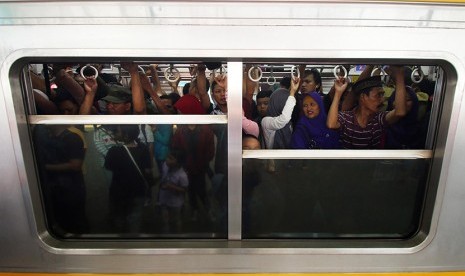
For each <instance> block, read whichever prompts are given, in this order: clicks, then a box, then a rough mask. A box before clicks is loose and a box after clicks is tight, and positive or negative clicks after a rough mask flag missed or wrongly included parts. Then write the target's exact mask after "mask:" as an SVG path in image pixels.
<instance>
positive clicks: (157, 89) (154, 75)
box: [150, 64, 164, 96]
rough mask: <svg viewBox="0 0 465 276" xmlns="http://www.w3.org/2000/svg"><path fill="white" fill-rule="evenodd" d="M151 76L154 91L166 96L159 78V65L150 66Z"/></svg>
mask: <svg viewBox="0 0 465 276" xmlns="http://www.w3.org/2000/svg"><path fill="white" fill-rule="evenodd" d="M150 76H151V77H152V83H153V84H154V86H155V88H154V91H155V93H156V94H157V96H158V94H164V91H163V90H162V89H161V83H160V78H159V77H158V64H150Z"/></svg>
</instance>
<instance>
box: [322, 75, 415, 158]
mask: <svg viewBox="0 0 465 276" xmlns="http://www.w3.org/2000/svg"><path fill="white" fill-rule="evenodd" d="M391 68H392V72H393V74H394V75H393V77H394V79H395V81H396V94H397V96H396V100H395V103H396V108H395V109H393V110H391V111H385V112H382V111H380V109H381V108H382V107H383V102H384V90H383V88H382V82H381V77H380V76H374V77H369V78H366V79H363V80H361V81H358V82H356V83H355V84H354V86H353V88H352V90H353V92H354V93H356V95H358V106H357V107H356V108H355V109H353V110H350V111H340V112H338V106H339V101H340V99H341V97H342V93H343V92H344V91H345V89H346V87H347V84H348V83H347V81H346V80H345V79H343V78H339V79H337V80H336V81H335V95H334V99H333V102H332V103H331V108H330V110H329V113H328V119H327V126H328V128H330V129H338V130H339V132H340V135H341V142H342V146H343V147H344V148H346V149H379V148H383V146H384V145H383V143H382V137H383V133H384V130H385V129H386V128H387V126H388V125H392V124H394V123H395V122H397V121H398V120H399V119H400V118H402V117H403V116H405V114H406V113H407V111H406V97H405V94H406V92H405V84H404V74H403V71H402V67H391Z"/></svg>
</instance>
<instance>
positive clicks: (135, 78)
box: [121, 62, 146, 114]
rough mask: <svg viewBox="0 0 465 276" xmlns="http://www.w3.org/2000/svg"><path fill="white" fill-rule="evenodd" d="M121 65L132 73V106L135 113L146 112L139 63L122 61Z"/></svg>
mask: <svg viewBox="0 0 465 276" xmlns="http://www.w3.org/2000/svg"><path fill="white" fill-rule="evenodd" d="M121 67H123V68H124V69H125V70H126V71H128V72H129V74H130V75H131V94H132V108H133V111H134V114H145V113H146V106H145V99H144V93H143V91H142V86H141V83H140V77H139V68H138V67H137V64H135V63H133V62H122V63H121Z"/></svg>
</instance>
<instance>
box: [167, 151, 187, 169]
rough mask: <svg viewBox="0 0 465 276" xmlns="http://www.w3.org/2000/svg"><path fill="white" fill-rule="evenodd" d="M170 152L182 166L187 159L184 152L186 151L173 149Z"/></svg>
mask: <svg viewBox="0 0 465 276" xmlns="http://www.w3.org/2000/svg"><path fill="white" fill-rule="evenodd" d="M169 154H170V155H171V156H173V157H174V159H176V161H177V162H178V164H179V165H180V166H183V165H184V162H185V161H186V154H185V153H184V151H182V150H179V149H171V151H170V153H169Z"/></svg>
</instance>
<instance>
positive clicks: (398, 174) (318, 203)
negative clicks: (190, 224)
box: [242, 159, 429, 238]
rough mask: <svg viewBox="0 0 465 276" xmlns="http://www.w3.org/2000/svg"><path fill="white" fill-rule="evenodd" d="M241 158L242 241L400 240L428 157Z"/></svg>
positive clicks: (410, 223) (416, 204) (416, 210)
mask: <svg viewBox="0 0 465 276" xmlns="http://www.w3.org/2000/svg"><path fill="white" fill-rule="evenodd" d="M268 161H269V160H260V159H244V160H243V221H242V225H243V237H244V238H351V237H355V238H406V237H409V236H411V235H413V234H414V233H415V232H416V230H417V229H418V225H419V220H420V215H421V206H422V202H423V194H424V189H425V185H426V184H425V183H426V177H427V170H428V166H429V160H424V159H418V160H275V166H276V170H275V172H269V171H267V169H266V166H267V164H268Z"/></svg>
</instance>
